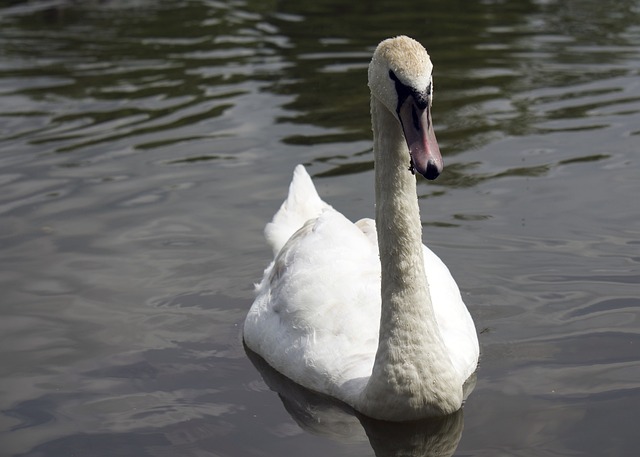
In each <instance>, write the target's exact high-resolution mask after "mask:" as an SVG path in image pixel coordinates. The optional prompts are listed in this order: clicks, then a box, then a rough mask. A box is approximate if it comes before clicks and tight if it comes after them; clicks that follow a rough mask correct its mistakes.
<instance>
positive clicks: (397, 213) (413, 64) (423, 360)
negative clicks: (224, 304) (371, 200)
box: [244, 36, 479, 421]
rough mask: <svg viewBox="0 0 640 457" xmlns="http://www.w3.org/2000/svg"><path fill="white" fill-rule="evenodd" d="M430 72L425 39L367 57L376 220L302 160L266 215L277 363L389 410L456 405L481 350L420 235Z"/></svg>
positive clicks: (429, 141)
mask: <svg viewBox="0 0 640 457" xmlns="http://www.w3.org/2000/svg"><path fill="white" fill-rule="evenodd" d="M431 73H432V64H431V61H430V59H429V56H428V54H427V52H426V50H425V49H424V48H423V47H422V46H421V45H420V44H419V43H418V42H416V41H414V40H412V39H410V38H407V37H403V36H401V37H396V38H393V39H389V40H385V41H383V42H382V43H380V45H379V46H378V48H377V49H376V51H375V53H374V56H373V59H372V61H371V64H370V66H369V87H370V89H371V118H372V124H373V133H374V159H375V178H376V219H375V221H374V220H372V219H362V220H359V221H357V222H356V223H352V222H351V221H349V220H348V219H347V218H346V217H344V216H343V215H342V214H341V213H340V212H338V211H336V210H335V209H333V208H332V207H331V206H330V205H328V204H327V203H325V202H324V201H322V200H321V199H320V197H319V196H318V193H317V191H316V189H315V187H314V185H313V182H312V181H311V178H310V177H309V175H308V174H307V172H306V170H305V169H304V167H303V166H302V165H298V166H297V167H296V168H295V171H294V174H293V180H292V182H291V185H290V187H289V194H288V197H287V199H286V200H285V202H284V203H283V204H282V206H281V207H280V209H279V210H278V212H277V213H276V215H275V216H274V218H273V220H272V221H271V222H270V223H269V224H267V226H266V228H265V235H266V238H267V240H268V242H269V243H270V245H271V247H272V248H273V252H274V255H275V258H274V260H273V262H271V264H270V265H269V266H268V267H267V269H266V270H265V273H264V277H263V279H262V281H261V283H260V284H259V285H258V286H257V297H256V299H255V301H254V303H253V305H252V306H251V309H250V311H249V313H248V315H247V318H246V320H245V324H244V340H245V343H246V345H247V346H248V347H249V348H250V349H251V350H253V351H254V352H256V353H257V354H259V355H260V356H262V357H263V358H264V359H265V360H266V361H267V363H269V364H270V365H271V366H272V367H273V368H275V369H276V370H278V371H279V372H281V373H282V374H284V375H285V376H287V377H289V378H290V379H292V380H293V381H295V382H297V383H298V384H301V385H302V386H304V387H306V388H309V389H311V390H314V391H317V392H320V393H323V394H327V395H329V396H331V397H335V398H337V399H339V400H341V401H343V402H345V403H347V404H349V405H350V406H352V407H353V408H354V409H355V410H357V411H359V412H361V413H363V414H365V415H367V416H370V417H373V418H376V419H382V420H391V421H405V420H413V419H420V418H425V417H430V416H438V415H444V414H449V413H453V412H455V411H457V410H458V409H460V407H461V406H462V402H463V389H462V387H463V384H464V382H465V381H466V380H467V378H469V376H471V375H472V374H473V372H474V371H475V369H476V366H477V363H478V354H479V348H478V339H477V334H476V331H475V327H474V324H473V321H472V319H471V316H470V315H469V312H468V310H467V308H466V307H465V305H464V303H463V301H462V298H461V296H460V291H459V289H458V286H457V285H456V282H455V281H454V279H453V277H452V276H451V274H450V272H449V270H448V269H447V267H446V265H445V264H444V263H443V262H442V261H441V260H440V259H439V258H438V257H437V256H436V255H435V254H434V253H433V252H432V251H431V250H430V249H429V248H427V247H426V246H424V245H423V244H422V239H421V238H422V225H421V220H420V214H419V207H418V200H417V196H416V180H415V177H414V175H413V173H414V172H416V171H417V172H419V173H420V174H422V175H424V176H425V177H426V178H428V179H435V177H437V175H438V174H439V173H440V171H441V170H442V158H441V155H440V151H439V149H438V145H437V142H436V139H435V135H434V133H433V124H432V121H431V112H430V108H431V100H432V95H433V84H432V77H431ZM407 164H410V167H409V169H408V167H407ZM409 170H411V172H410V171H409ZM376 228H377V230H376Z"/></svg>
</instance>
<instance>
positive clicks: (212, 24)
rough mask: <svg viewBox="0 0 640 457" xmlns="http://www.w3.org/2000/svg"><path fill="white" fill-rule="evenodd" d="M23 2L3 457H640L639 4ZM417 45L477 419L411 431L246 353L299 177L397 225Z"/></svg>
mask: <svg viewBox="0 0 640 457" xmlns="http://www.w3.org/2000/svg"><path fill="white" fill-rule="evenodd" d="M0 5H1V6H0V259H1V261H0V262H1V263H0V290H1V291H2V298H1V300H0V342H1V343H0V455H1V456H34V457H35V456H38V457H40V456H42V457H48V456H52V457H53V456H61V455H69V456H71V455H84V456H116V455H117V456H168V455H171V456H178V455H179V456H198V457H200V456H271V455H274V456H275V455H292V456H293V455H304V456H305V457H312V456H321V455H322V456H325V455H335V456H372V455H378V456H382V455H385V456H386V455H413V456H418V455H460V456H463V455H464V456H469V455H473V456H501V455H517V456H558V455H580V456H601V455H612V456H613V455H635V454H637V452H638V449H639V445H640V441H639V440H638V430H637V424H638V422H639V419H640V330H639V329H640V216H639V215H640V203H639V201H640V200H639V199H638V194H639V190H640V184H639V182H640V179H639V178H640V165H639V163H640V160H639V159H640V3H639V2H638V1H625V0H621V1H612V0H608V1H607V0H605V1H595V0H594V1H586V0H585V1H576V2H562V1H544V0H539V1H519V2H500V1H484V2H462V1H459V2H451V1H442V0H440V1H432V2H424V1H421V2H418V1H400V2H396V1H394V2H357V1H352V2H341V1H340V2H338V1H331V0H317V1H315V2H299V1H296V2H293V1H282V2H263V1H246V2H243V1H228V2H222V1H220V2H218V1H205V0H193V1H186V0H185V1H177V0H175V1H174V0H167V1H162V2H153V1H149V0H138V1H133V2H125V1H95V2H71V1H68V2H64V1H49V2H38V1H32V2H19V1H14V2H2V3H0ZM397 34H407V35H410V36H412V37H414V38H416V39H418V40H419V41H420V42H422V43H423V44H424V45H425V46H426V47H427V49H428V50H429V52H430V54H431V55H432V59H433V61H434V64H435V77H434V78H435V104H434V107H433V117H434V121H435V127H436V134H437V136H438V139H439V142H440V148H441V150H442V152H443V155H444V160H445V170H444V173H443V174H442V175H441V176H440V177H439V178H438V180H437V181H435V182H427V181H425V180H420V182H419V186H418V192H419V197H420V205H421V211H422V220H423V225H424V239H425V241H426V242H427V243H428V244H429V245H430V246H431V247H432V249H433V250H434V251H435V252H436V253H437V254H438V255H439V256H440V257H441V258H442V259H443V260H444V261H445V262H446V263H447V265H448V266H449V268H450V269H451V270H452V273H453V275H454V277H455V278H456V280H457V281H458V284H459V286H460V288H461V290H462V293H463V296H464V298H465V301H466V303H467V305H468V307H469V309H470V311H471V314H472V315H473V317H474V320H475V323H476V325H477V328H478V331H479V333H480V345H481V362H480V366H479V369H478V372H477V381H476V387H475V390H474V392H473V393H472V395H471V396H470V398H469V400H468V402H467V403H466V405H465V407H464V409H463V411H462V412H461V413H460V414H458V415H456V416H453V417H451V418H446V419H442V420H438V421H427V422H422V423H417V424H410V425H406V426H400V427H399V426H394V425H390V424H381V423H375V422H372V421H367V420H365V419H362V420H359V419H358V418H357V417H355V416H353V415H351V414H349V412H348V411H344V410H342V409H341V408H340V407H339V406H336V405H327V404H326V402H322V401H320V400H319V399H317V398H313V397H309V396H308V395H307V394H306V393H304V392H301V391H299V390H298V389H296V387H295V386H291V385H290V384H287V382H286V380H284V379H281V378H279V377H278V376H277V375H275V374H273V373H271V372H269V371H268V370H266V369H264V368H262V369H261V370H260V371H258V369H257V368H256V367H255V366H254V365H253V364H252V362H251V361H250V359H249V358H248V357H247V354H246V353H245V351H244V348H243V345H242V338H241V328H242V322H243V319H244V316H245V314H246V312H247V310H248V309H249V306H250V305H251V302H252V297H253V283H254V282H256V281H258V280H259V279H260V278H261V275H262V271H263V269H264V268H265V267H266V265H267V264H268V262H269V261H270V258H271V255H270V249H269V248H268V246H267V244H266V242H265V241H264V239H263V236H262V229H263V227H264V224H265V223H266V222H267V221H268V220H269V219H270V218H271V216H272V215H273V213H274V212H275V211H276V210H277V208H278V206H279V205H280V202H281V201H282V199H283V198H284V196H285V194H286V190H287V187H288V184H289V181H290V178H291V172H292V171H293V168H294V166H295V165H296V164H297V163H304V164H305V165H307V168H308V170H309V172H310V173H312V174H313V175H314V180H315V183H316V185H317V187H318V190H319V192H320V194H321V195H322V197H323V198H324V199H325V200H326V201H328V202H330V203H331V204H333V205H334V206H335V207H336V208H337V209H339V210H340V211H342V212H343V213H345V214H346V215H347V216H349V217H350V218H352V219H354V220H355V219H358V218H360V217H364V216H371V215H372V214H373V158H372V154H371V138H370V136H371V131H370V125H369V109H368V103H369V102H368V98H369V94H368V89H367V87H366V67H367V64H368V61H369V59H370V56H371V53H372V52H373V49H374V48H375V46H376V44H377V43H378V42H379V41H380V40H382V39H384V38H387V37H389V36H394V35H397ZM258 365H259V364H258ZM272 389H275V390H277V391H279V392H280V393H281V395H278V394H277V393H275V392H274V391H273V390H272ZM281 398H282V400H281Z"/></svg>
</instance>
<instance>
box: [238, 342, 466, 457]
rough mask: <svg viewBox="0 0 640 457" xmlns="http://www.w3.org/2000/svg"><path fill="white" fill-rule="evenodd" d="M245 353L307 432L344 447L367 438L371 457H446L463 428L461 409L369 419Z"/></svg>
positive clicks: (249, 352) (451, 452) (253, 355)
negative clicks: (407, 419)
mask: <svg viewBox="0 0 640 457" xmlns="http://www.w3.org/2000/svg"><path fill="white" fill-rule="evenodd" d="M245 349H246V350H247V355H248V356H249V359H250V360H251V362H253V364H254V366H255V367H256V368H257V369H258V371H259V372H260V374H261V375H262V378H263V379H264V381H265V382H266V384H267V385H268V386H269V388H270V389H271V390H273V391H275V392H277V393H278V394H279V396H280V399H281V400H282V403H283V405H284V407H285V408H286V410H287V412H288V413H289V414H290V415H291V417H292V418H293V419H294V420H295V421H296V423H297V424H298V425H299V426H300V427H301V428H302V429H303V430H305V431H307V432H309V433H313V434H315V435H320V436H326V437H328V438H330V439H333V440H336V441H341V442H347V443H358V442H366V441H367V440H368V441H369V444H370V445H371V447H372V448H373V450H374V452H375V455H376V456H377V457H383V456H384V457H392V456H403V457H418V456H419V457H429V456H433V457H436V456H437V457H446V456H450V455H452V454H453V453H454V452H455V450H456V447H457V446H458V442H459V441H460V437H461V436H462V429H463V416H462V410H458V411H456V412H455V413H453V414H450V415H448V416H443V417H437V418H430V419H422V420H418V421H412V422H402V423H398V422H386V421H380V420H377V419H371V418H368V417H365V416H363V415H360V414H358V413H357V412H355V411H353V410H352V409H351V408H350V407H349V406H347V405H345V404H344V403H341V402H339V401H336V400H334V399H332V398H330V397H327V396H324V395H321V394H318V393H315V392H312V391H310V390H307V389H305V388H304V387H301V386H299V385H297V384H295V383H294V382H292V381H291V380H289V379H288V378H286V377H285V376H283V375H281V374H280V373H278V372H277V371H276V370H274V369H273V368H271V367H270V366H269V365H268V364H267V363H266V362H265V361H264V359H263V358H262V357H260V356H259V355H257V354H255V353H254V352H252V351H251V350H250V349H248V348H245Z"/></svg>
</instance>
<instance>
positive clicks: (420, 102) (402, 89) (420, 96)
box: [389, 70, 432, 113]
mask: <svg viewBox="0 0 640 457" xmlns="http://www.w3.org/2000/svg"><path fill="white" fill-rule="evenodd" d="M389 78H391V80H392V81H394V82H395V85H396V93H397V94H398V106H397V107H396V111H397V112H398V113H399V112H400V107H401V106H402V104H403V103H404V101H405V100H406V99H407V97H409V96H411V97H413V99H414V100H415V102H416V105H417V106H418V108H420V109H426V108H427V106H429V100H430V98H431V86H432V85H431V83H429V85H428V86H427V89H426V90H425V91H424V92H418V91H417V90H416V89H414V88H412V87H409V86H407V85H406V84H403V83H401V82H400V80H399V79H398V77H397V76H396V74H395V73H394V72H393V70H389Z"/></svg>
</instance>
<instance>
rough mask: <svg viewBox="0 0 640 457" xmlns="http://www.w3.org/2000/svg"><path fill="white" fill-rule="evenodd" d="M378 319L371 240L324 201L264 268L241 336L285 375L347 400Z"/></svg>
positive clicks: (372, 345)
mask: <svg viewBox="0 0 640 457" xmlns="http://www.w3.org/2000/svg"><path fill="white" fill-rule="evenodd" d="M379 325H380V262H379V260H378V253H377V246H374V245H373V244H372V243H371V240H370V237H369V235H367V234H365V233H364V232H363V231H362V230H361V228H360V227H358V226H356V225H355V224H354V223H352V222H350V221H349V220H348V219H347V218H345V217H344V216H343V215H342V214H341V213H339V212H338V211H336V210H334V209H332V208H330V207H328V208H325V209H324V210H323V211H322V213H321V214H320V215H319V216H318V217H317V218H315V219H311V220H309V221H307V222H306V223H305V224H304V225H303V226H302V227H301V228H299V229H298V230H297V231H296V232H295V233H294V234H293V235H292V236H291V238H290V239H289V240H288V241H287V242H286V243H285V244H284V245H283V246H282V248H281V249H280V251H279V252H278V254H277V255H276V258H275V259H274V261H273V262H272V263H271V265H269V267H268V268H267V269H266V270H265V274H264V278H263V280H262V282H261V283H260V285H259V286H258V290H257V297H256V300H255V301H254V303H253V306H252V307H251V310H250V311H249V314H248V316H247V319H246V321H245V327H244V338H245V342H246V344H247V346H248V347H249V348H250V349H252V350H253V351H255V352H256V353H258V354H260V355H262V356H263V357H264V358H265V359H266V360H267V362H268V363H269V364H270V365H271V366H273V367H274V368H275V369H276V370H278V371H280V372H281V373H282V374H284V375H286V376H287V377H289V378H290V379H292V380H293V381H295V382H297V383H299V384H301V385H303V386H305V387H307V388H309V389H312V390H315V391H318V392H322V393H325V394H329V395H333V396H335V397H337V398H340V399H341V400H343V401H347V402H349V400H351V399H352V398H353V397H355V396H356V395H357V394H358V393H359V392H360V391H361V390H362V389H363V388H364V384H365V383H366V380H367V379H368V378H369V376H370V374H371V369H372V367H373V362H374V358H375V353H376V350H377V345H378V329H379Z"/></svg>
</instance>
